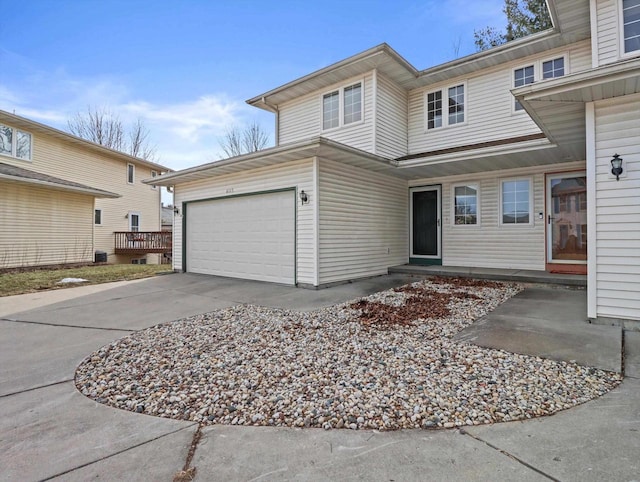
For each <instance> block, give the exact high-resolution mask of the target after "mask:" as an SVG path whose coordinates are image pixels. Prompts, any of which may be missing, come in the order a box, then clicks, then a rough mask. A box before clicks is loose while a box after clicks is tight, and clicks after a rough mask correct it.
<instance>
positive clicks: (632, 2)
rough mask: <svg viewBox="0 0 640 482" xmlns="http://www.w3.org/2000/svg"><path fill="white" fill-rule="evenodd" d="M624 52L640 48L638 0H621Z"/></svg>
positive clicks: (639, 2)
mask: <svg viewBox="0 0 640 482" xmlns="http://www.w3.org/2000/svg"><path fill="white" fill-rule="evenodd" d="M622 25H623V31H624V52H625V53H629V52H635V51H637V50H640V0H622Z"/></svg>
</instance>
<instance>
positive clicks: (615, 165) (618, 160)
mask: <svg viewBox="0 0 640 482" xmlns="http://www.w3.org/2000/svg"><path fill="white" fill-rule="evenodd" d="M611 174H613V175H614V176H616V181H619V180H620V174H622V157H620V156H619V155H618V154H614V155H613V159H611Z"/></svg>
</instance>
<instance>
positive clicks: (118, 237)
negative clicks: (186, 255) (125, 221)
mask: <svg viewBox="0 0 640 482" xmlns="http://www.w3.org/2000/svg"><path fill="white" fill-rule="evenodd" d="M114 235H115V242H116V245H115V253H116V254H145V253H171V231H137V232H132V231H116V232H115V233H114Z"/></svg>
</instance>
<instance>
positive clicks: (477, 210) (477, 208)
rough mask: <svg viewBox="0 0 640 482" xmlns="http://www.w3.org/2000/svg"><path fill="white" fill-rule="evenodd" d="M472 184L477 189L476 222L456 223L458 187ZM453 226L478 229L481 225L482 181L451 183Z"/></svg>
mask: <svg viewBox="0 0 640 482" xmlns="http://www.w3.org/2000/svg"><path fill="white" fill-rule="evenodd" d="M462 186H471V187H474V188H475V189H476V224H456V187H462ZM451 226H452V227H453V228H455V229H476V228H479V227H480V183H479V182H457V183H455V184H451Z"/></svg>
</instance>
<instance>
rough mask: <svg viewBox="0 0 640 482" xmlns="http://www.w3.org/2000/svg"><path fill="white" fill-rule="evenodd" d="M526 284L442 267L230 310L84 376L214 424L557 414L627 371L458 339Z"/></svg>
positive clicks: (151, 410) (113, 356) (121, 401)
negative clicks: (310, 297) (443, 271)
mask: <svg viewBox="0 0 640 482" xmlns="http://www.w3.org/2000/svg"><path fill="white" fill-rule="evenodd" d="M521 289H522V287H521V286H519V285H516V284H510V283H497V282H487V281H474V280H465V279H448V278H447V279H431V280H425V281H419V282H416V283H413V284H411V285H406V286H403V287H401V288H396V289H393V290H387V291H383V292H380V293H376V294H373V295H371V296H368V297H366V298H362V299H359V300H355V301H353V302H348V303H344V304H341V305H337V306H332V307H329V308H325V309H320V310H316V311H312V312H297V311H287V310H278V309H273V308H265V307H260V306H253V305H245V306H236V307H233V308H227V309H221V310H217V311H214V312H211V313H207V314H203V315H198V316H193V317H190V318H185V319H183V320H178V321H174V322H170V323H164V324H161V325H157V326H155V327H152V328H149V329H146V330H142V331H139V332H135V333H133V334H131V335H129V336H126V337H124V338H122V339H120V340H117V341H115V342H113V343H111V344H109V345H107V346H105V347H103V348H101V349H100V350H98V351H97V352H95V353H94V354H92V355H91V356H89V357H88V358H87V359H86V360H85V361H84V362H83V363H82V364H81V365H80V367H79V368H78V370H77V372H76V386H77V387H78V389H79V390H80V391H81V392H82V393H83V394H84V395H86V396H88V397H91V398H92V399H94V400H96V401H98V402H100V403H105V404H107V405H111V406H113V407H117V408H121V409H125V410H131V411H134V412H139V413H146V414H150V415H156V416H160V417H168V418H175V419H179V420H191V421H196V422H200V423H202V424H216V423H221V424H232V425H267V426H290V427H323V428H325V429H329V428H350V429H363V428H366V429H378V430H392V429H399V428H419V427H422V428H451V427H459V426H464V425H479V424H486V423H494V422H501V421H509V420H521V419H527V418H532V417H537V416H541V415H548V414H552V413H554V412H557V411H559V410H563V409H566V408H570V407H572V406H574V405H577V404H580V403H584V402H586V401H588V400H591V399H593V398H596V397H598V396H600V395H602V394H604V393H606V392H607V391H609V390H611V389H612V388H614V387H615V386H617V385H618V384H619V383H620V381H621V377H620V376H619V375H618V374H615V373H610V372H606V371H603V370H598V369H594V368H589V367H583V366H579V365H576V364H574V363H564V362H555V361H551V360H545V359H542V358H537V357H532V356H526V355H518V354H513V353H508V352H505V351H501V350H493V349H487V348H481V347H478V346H475V345H472V344H467V343H458V342H453V341H452V340H451V337H452V336H453V335H454V334H455V333H457V332H458V331H459V330H461V329H463V328H465V327H466V326H468V325H469V324H470V323H472V322H473V320H475V319H477V318H479V317H481V316H483V315H484V314H486V313H487V312H489V311H491V310H493V309H494V308H495V307H496V306H497V305H498V304H500V303H502V302H503V301H505V300H507V299H508V298H510V297H511V296H513V295H515V294H516V293H518V292H519V291H520V290H521Z"/></svg>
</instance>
